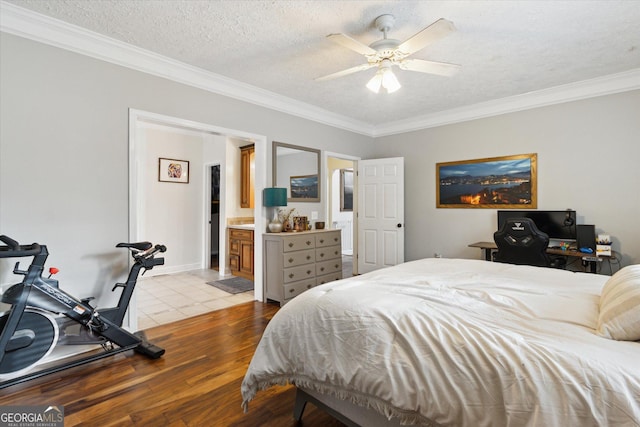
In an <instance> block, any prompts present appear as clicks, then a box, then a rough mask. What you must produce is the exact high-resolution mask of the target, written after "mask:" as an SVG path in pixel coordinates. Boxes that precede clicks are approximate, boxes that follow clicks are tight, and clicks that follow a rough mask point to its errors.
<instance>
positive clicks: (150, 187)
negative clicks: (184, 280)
mask: <svg viewBox="0 0 640 427" xmlns="http://www.w3.org/2000/svg"><path fill="white" fill-rule="evenodd" d="M153 127H160V128H164V129H166V128H170V129H171V132H170V133H179V134H182V135H187V136H188V139H190V140H191V142H193V141H194V140H197V139H198V138H199V141H200V142H199V143H195V144H191V146H190V148H189V147H187V146H186V145H183V144H182V142H181V141H178V142H176V141H175V140H171V141H168V140H167V141H163V144H164V145H162V146H160V145H159V144H158V142H157V140H156V139H153V138H149V137H148V135H149V132H148V129H149V128H153ZM230 139H237V140H244V141H252V142H253V143H254V144H255V159H256V162H255V190H256V194H255V208H254V209H253V211H252V213H253V216H254V222H255V237H254V240H255V241H256V242H260V241H262V233H263V229H265V228H266V221H267V220H266V210H265V208H263V207H262V189H263V188H264V187H265V185H266V182H267V138H266V136H264V135H257V134H251V133H247V132H243V131H238V130H233V129H227V128H222V127H218V126H213V125H210V124H206V123H199V122H193V121H190V120H184V119H180V118H175V117H170V116H164V115H160V114H156V113H151V112H146V111H141V110H134V109H130V110H129V152H130V155H129V240H130V241H132V242H134V241H143V240H154V241H159V242H161V243H163V244H166V245H167V248H168V251H167V255H166V256H165V265H163V266H158V267H156V268H154V270H153V271H152V272H149V274H147V277H152V276H162V275H167V274H173V273H181V272H188V271H193V270H197V269H205V271H206V270H208V271H209V272H211V273H216V274H218V273H217V272H215V271H212V270H211V269H209V268H208V267H209V265H210V261H211V253H212V244H211V240H214V241H216V240H217V241H220V238H219V239H211V235H212V233H213V231H212V230H211V228H213V229H216V228H217V230H218V233H219V237H220V236H224V234H223V233H224V230H225V224H226V221H227V218H226V213H225V210H224V209H221V208H220V209H218V212H219V217H218V218H219V219H218V221H219V227H209V221H208V219H210V218H209V216H210V215H211V209H210V207H209V206H206V205H207V204H209V203H205V202H207V201H211V200H212V194H211V184H210V182H211V173H212V170H211V166H213V165H216V164H218V165H219V166H220V179H219V196H218V198H219V200H220V204H221V205H222V204H224V203H227V202H228V197H231V193H233V192H231V191H227V185H226V183H227V179H226V177H225V175H226V173H225V170H227V169H228V168H227V163H226V162H227V160H226V156H224V153H226V151H225V150H226V148H223V147H225V146H226V144H227V142H228V141H229V140H230ZM217 147H221V148H220V149H218V148H217ZM158 157H163V158H164V157H170V158H176V159H180V160H185V161H189V162H190V163H189V171H190V173H189V175H190V180H189V183H186V184H180V185H178V184H175V183H171V184H164V183H163V185H162V188H161V189H159V191H161V192H173V193H176V197H162V198H160V199H159V200H161V201H164V202H163V203H160V206H157V207H150V206H148V205H147V204H146V202H145V200H146V198H147V195H148V194H149V192H150V191H155V189H157V186H158V185H159V184H158ZM207 159H209V161H210V162H208V161H207ZM186 193H189V200H193V201H194V202H189V203H185V202H183V200H184V195H185V194H186ZM172 196H173V194H172ZM167 200H171V201H172V203H173V205H172V206H174V207H175V210H174V211H171V213H172V215H167V214H166V212H167V209H166V207H167V202H166V201H167ZM203 205H204V206H203ZM219 206H220V205H219ZM175 211H179V212H180V214H181V215H182V217H181V218H180V220H176V219H175ZM149 217H151V220H148V218H149ZM162 221H165V222H164V223H163V222H162ZM167 221H169V223H167ZM187 233H189V237H188V238H187V237H185V236H186V235H187ZM223 242H224V238H223ZM194 251H195V252H194ZM225 258H226V246H225V244H224V243H222V244H219V245H218V261H219V262H218V265H219V268H220V274H226V272H223V271H222V270H223V267H224V260H225ZM255 270H256V272H255V282H256V283H257V284H261V283H262V245H255ZM263 298H264V292H263V288H262V286H260V285H259V286H256V287H255V289H254V294H253V299H255V300H258V301H262V300H263ZM125 322H128V325H127V326H128V327H130V328H131V329H134V330H135V329H137V323H138V308H137V300H136V295H135V294H134V297H133V299H132V302H131V305H130V310H129V312H128V315H127V319H126V321H125Z"/></svg>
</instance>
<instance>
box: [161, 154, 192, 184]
mask: <svg viewBox="0 0 640 427" xmlns="http://www.w3.org/2000/svg"><path fill="white" fill-rule="evenodd" d="M158 181H160V182H177V183H179V184H188V183H189V161H187V160H176V159H165V158H162V157H161V158H160V159H158Z"/></svg>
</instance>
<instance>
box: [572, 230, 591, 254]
mask: <svg viewBox="0 0 640 427" xmlns="http://www.w3.org/2000/svg"><path fill="white" fill-rule="evenodd" d="M576 244H577V246H578V250H580V248H591V249H593V253H594V254H595V253H596V226H595V225H586V224H578V225H576Z"/></svg>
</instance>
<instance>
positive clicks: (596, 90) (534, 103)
mask: <svg viewBox="0 0 640 427" xmlns="http://www.w3.org/2000/svg"><path fill="white" fill-rule="evenodd" d="M638 89H640V68H636V69H633V70H629V71H625V72H622V73H617V74H611V75H608V76H603V77H597V78H594V79H589V80H583V81H580V82H575V83H569V84H566V85H561V86H555V87H552V88H548V89H543V90H539V91H535V92H529V93H525V94H521V95H515V96H510V97H507V98H501V99H496V100H492V101H487V102H483V103H479V104H474V105H469V106H465V107H460V108H454V109H451V110H446V111H441V112H438V113H434V114H427V115H423V116H420V117H412V118H408V119H406V120H399V121H395V122H391V123H386V124H384V125H381V126H377V127H376V128H375V129H374V131H373V135H372V136H373V137H374V138H377V137H382V136H389V135H395V134H399V133H405V132H412V131H416V130H420V129H428V128H432V127H437V126H444V125H449V124H454V123H460V122H466V121H470V120H476V119H482V118H486V117H493V116H498V115H501V114H507V113H513V112H517V111H523V110H529V109H532V108H539V107H545V106H549V105H556V104H561V103H565V102H571V101H578V100H581V99H586V98H593V97H596V96H603V95H611V94H614V93H620V92H627V91H631V90H638Z"/></svg>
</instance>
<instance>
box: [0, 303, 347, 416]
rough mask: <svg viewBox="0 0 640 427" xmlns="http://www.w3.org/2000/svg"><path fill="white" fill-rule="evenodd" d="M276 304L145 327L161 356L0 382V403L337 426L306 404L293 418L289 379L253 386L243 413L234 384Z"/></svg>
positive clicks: (82, 412)
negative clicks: (268, 385)
mask: <svg viewBox="0 0 640 427" xmlns="http://www.w3.org/2000/svg"><path fill="white" fill-rule="evenodd" d="M277 310H278V308H277V306H274V305H271V304H262V303H259V302H250V303H245V304H242V305H239V306H235V307H230V308H228V309H223V310H218V311H214V312H212V313H208V314H203V315H201V316H197V317H192V318H189V319H185V320H182V321H179V322H175V323H170V324H167V325H162V326H158V327H156V328H153V329H149V330H147V331H146V333H147V338H148V339H149V341H151V342H153V343H154V344H156V345H159V346H161V347H163V348H165V349H166V353H165V355H164V356H163V357H162V358H160V359H157V360H151V359H148V358H146V357H144V356H141V355H138V354H134V353H133V352H126V353H122V354H119V355H115V356H112V357H109V358H107V359H103V360H100V361H97V362H93V363H91V364H88V365H84V366H80V367H76V368H72V369H68V370H65V371H63V372H60V373H57V374H52V375H49V376H46V377H42V378H38V379H35V380H31V381H29V382H26V383H22V384H18V385H15V386H12V387H8V388H5V389H2V390H0V406H4V405H63V406H64V413H65V426H66V427H69V426H82V425H86V426H126V425H133V426H225V427H226V426H251V427H256V426H278V427H280V426H285V427H286V426H305V427H313V426H318V427H338V426H343V424H342V423H340V422H338V421H337V420H335V419H333V418H332V417H330V416H329V415H327V414H326V413H325V412H323V411H321V410H319V409H317V408H316V407H314V406H313V405H312V404H308V405H307V408H306V410H305V413H304V417H303V422H302V423H296V422H295V421H294V420H293V416H292V411H293V403H294V397H295V391H294V389H293V388H292V387H291V386H287V387H273V388H271V389H269V390H266V391H262V392H259V393H258V395H257V397H256V398H255V399H254V400H253V401H251V403H250V405H249V412H248V413H247V414H245V413H243V411H242V408H241V402H242V398H241V396H240V384H241V382H242V379H243V377H244V374H245V372H246V370H247V367H248V366H249V362H250V361H251V357H252V355H253V352H254V349H255V347H256V345H257V343H258V341H259V340H260V337H261V336H262V332H263V331H264V328H265V327H266V325H267V323H268V322H269V319H270V318H271V317H272V316H273V315H274V314H275V313H276V311H277Z"/></svg>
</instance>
